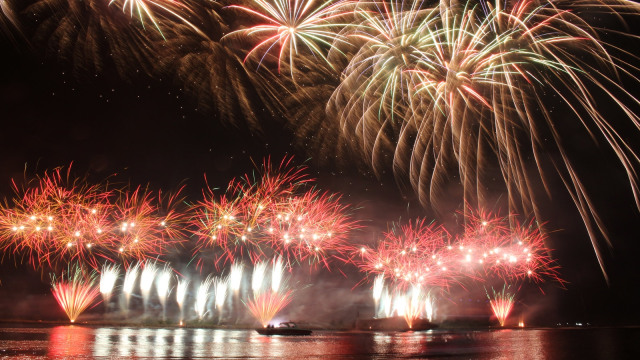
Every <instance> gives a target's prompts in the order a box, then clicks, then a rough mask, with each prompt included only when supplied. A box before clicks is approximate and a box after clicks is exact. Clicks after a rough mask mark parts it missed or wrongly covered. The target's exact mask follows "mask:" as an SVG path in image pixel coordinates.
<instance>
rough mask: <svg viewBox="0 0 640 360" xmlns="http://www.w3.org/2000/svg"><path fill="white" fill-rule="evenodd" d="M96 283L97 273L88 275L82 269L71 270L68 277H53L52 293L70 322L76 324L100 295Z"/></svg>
mask: <svg viewBox="0 0 640 360" xmlns="http://www.w3.org/2000/svg"><path fill="white" fill-rule="evenodd" d="M94 282H95V273H93V272H91V273H87V272H85V271H84V270H83V269H82V268H81V267H74V268H73V269H71V268H70V269H69V271H68V272H67V274H66V276H65V274H63V275H62V276H61V277H60V278H58V279H56V278H55V276H52V280H51V286H52V290H51V291H52V292H53V296H54V297H55V298H56V301H57V302H58V304H59V305H60V307H61V308H62V309H63V310H64V312H65V313H66V314H67V316H68V317H69V321H71V322H75V321H76V319H77V318H78V316H80V314H82V312H83V311H84V310H86V309H87V307H89V306H90V305H91V303H92V302H93V301H94V300H95V298H96V297H97V296H98V295H99V294H100V291H99V289H97V288H96V287H94V286H93V284H94Z"/></svg>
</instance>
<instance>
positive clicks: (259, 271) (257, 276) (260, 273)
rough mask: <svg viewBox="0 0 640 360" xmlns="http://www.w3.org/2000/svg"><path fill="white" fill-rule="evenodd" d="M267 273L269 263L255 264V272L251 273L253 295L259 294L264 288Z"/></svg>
mask: <svg viewBox="0 0 640 360" xmlns="http://www.w3.org/2000/svg"><path fill="white" fill-rule="evenodd" d="M266 273H267V263H266V262H260V263H257V264H256V265H254V267H253V273H251V290H252V292H253V295H254V296H255V295H258V294H260V293H262V291H263V290H264V289H263V288H264V280H265V278H266Z"/></svg>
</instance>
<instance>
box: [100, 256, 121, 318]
mask: <svg viewBox="0 0 640 360" xmlns="http://www.w3.org/2000/svg"><path fill="white" fill-rule="evenodd" d="M118 276H120V266H118V265H113V264H112V265H108V264H104V265H103V266H102V271H101V272H100V293H101V294H102V299H103V301H104V303H105V308H106V307H107V306H108V304H109V300H110V299H111V294H112V293H113V287H114V286H115V284H116V281H117V280H118Z"/></svg>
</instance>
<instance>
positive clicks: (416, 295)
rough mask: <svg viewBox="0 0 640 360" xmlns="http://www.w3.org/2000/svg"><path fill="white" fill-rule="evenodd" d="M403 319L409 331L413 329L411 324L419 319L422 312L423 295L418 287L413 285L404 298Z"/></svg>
mask: <svg viewBox="0 0 640 360" xmlns="http://www.w3.org/2000/svg"><path fill="white" fill-rule="evenodd" d="M404 301H405V305H404V315H403V316H404V319H405V321H406V322H407V326H409V329H411V328H413V322H414V321H415V320H417V319H418V318H420V316H421V315H422V314H423V310H424V293H423V292H422V289H421V288H420V286H419V285H414V286H413V287H412V288H411V290H410V292H409V293H408V294H407V295H406V296H404Z"/></svg>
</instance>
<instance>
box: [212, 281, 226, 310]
mask: <svg viewBox="0 0 640 360" xmlns="http://www.w3.org/2000/svg"><path fill="white" fill-rule="evenodd" d="M228 288H229V277H222V276H221V277H217V278H215V280H214V282H213V289H214V293H215V305H216V308H217V309H218V314H219V315H220V316H222V307H223V306H224V302H225V300H226V299H227V290H228Z"/></svg>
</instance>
